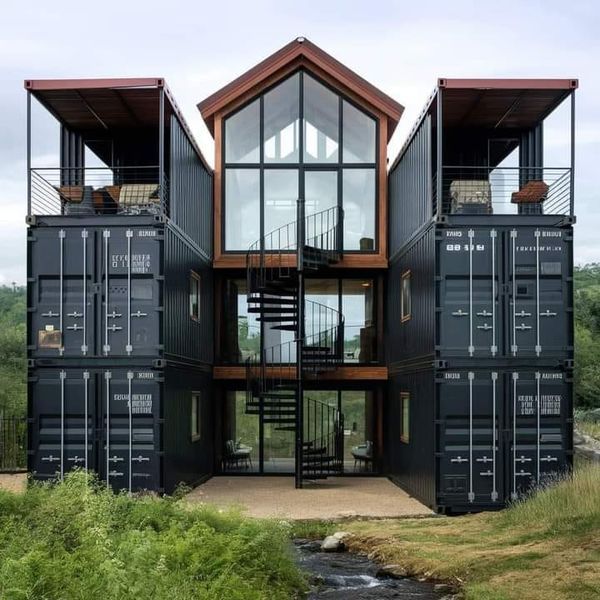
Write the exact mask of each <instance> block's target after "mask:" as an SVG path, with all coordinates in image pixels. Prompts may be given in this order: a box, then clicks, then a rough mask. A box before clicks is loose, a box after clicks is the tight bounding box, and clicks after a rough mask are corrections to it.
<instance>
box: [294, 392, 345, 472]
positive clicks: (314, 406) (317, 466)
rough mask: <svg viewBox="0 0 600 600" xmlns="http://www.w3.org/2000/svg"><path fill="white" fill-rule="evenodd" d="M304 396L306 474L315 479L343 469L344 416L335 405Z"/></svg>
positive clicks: (303, 470)
mask: <svg viewBox="0 0 600 600" xmlns="http://www.w3.org/2000/svg"><path fill="white" fill-rule="evenodd" d="M309 394H310V392H307V393H306V396H305V398H304V403H303V404H304V415H303V419H304V423H303V430H304V439H305V441H304V442H303V451H302V476H303V477H305V478H307V479H311V478H312V477H321V476H323V475H324V474H336V473H340V472H341V471H342V465H343V456H344V449H343V445H344V437H343V431H344V417H343V415H342V413H341V412H340V411H339V410H338V409H337V408H336V407H334V406H331V405H329V404H326V403H325V402H322V401H320V400H316V399H315V398H311V397H310V396H309Z"/></svg>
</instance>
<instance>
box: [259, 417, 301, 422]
mask: <svg viewBox="0 0 600 600" xmlns="http://www.w3.org/2000/svg"><path fill="white" fill-rule="evenodd" d="M263 423H296V419H295V418H294V419H283V418H282V419H276V418H274V417H265V418H264V419H263Z"/></svg>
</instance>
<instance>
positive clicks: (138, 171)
mask: <svg viewBox="0 0 600 600" xmlns="http://www.w3.org/2000/svg"><path fill="white" fill-rule="evenodd" d="M30 177H31V194H30V200H29V207H28V208H29V210H28V214H29V215H36V216H49V215H78V216H91V215H114V214H119V215H165V216H168V215H169V195H168V189H169V186H168V182H167V180H166V177H163V183H162V186H161V182H160V177H159V169H158V167H152V166H149V167H114V168H103V167H86V168H82V167H74V168H35V169H31V172H30Z"/></svg>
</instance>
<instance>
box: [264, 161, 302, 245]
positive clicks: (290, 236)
mask: <svg viewBox="0 0 600 600" xmlns="http://www.w3.org/2000/svg"><path fill="white" fill-rule="evenodd" d="M297 200H298V171H297V170H296V169H277V170H269V169H267V170H265V203H264V206H265V234H268V233H270V232H271V231H274V230H275V229H278V228H279V227H281V226H282V225H287V224H288V223H293V222H294V221H295V220H296V202H297ZM294 232H295V228H292V227H290V228H288V229H286V230H284V231H281V232H278V234H277V236H271V237H269V238H267V239H265V249H266V250H275V249H278V248H290V249H295V247H296V241H295V233H294Z"/></svg>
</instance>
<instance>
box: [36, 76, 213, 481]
mask: <svg viewBox="0 0 600 600" xmlns="http://www.w3.org/2000/svg"><path fill="white" fill-rule="evenodd" d="M25 88H26V90H27V105H28V140H29V145H28V146H29V147H28V167H29V184H28V192H29V193H28V216H27V222H28V225H29V227H28V236H27V246H28V282H29V284H28V346H27V350H28V358H29V389H30V393H29V449H30V452H29V455H30V465H29V466H30V471H31V472H33V473H34V475H35V476H36V477H37V478H39V479H47V478H52V477H55V476H56V475H57V474H59V475H60V476H64V474H65V473H66V472H67V471H69V470H71V469H72V468H73V467H86V468H90V469H93V470H95V471H96V472H97V473H98V474H99V476H100V477H101V478H102V479H103V480H105V481H106V482H107V484H110V485H111V486H112V487H114V488H115V489H127V490H140V489H153V490H159V491H172V490H173V489H174V488H175V486H176V485H177V484H178V483H179V482H186V483H188V484H194V483H197V482H198V481H200V480H202V479H203V478H205V477H207V476H209V475H210V473H211V472H212V444H211V443H210V440H209V438H210V419H211V405H210V393H211V386H212V364H213V345H212V339H213V319H212V313H213V300H212V298H213V296H212V293H213V292H212V289H213V276H212V269H211V267H212V265H211V259H212V171H211V169H210V168H209V167H208V165H207V164H206V162H205V161H204V158H203V157H202V154H201V153H200V151H199V149H198V148H197V146H196V143H195V141H194V139H193V137H192V136H191V134H190V132H189V129H188V127H187V125H186V123H185V121H184V119H183V117H182V115H181V113H180V111H179V109H178V108H177V105H176V104H175V102H174V100H173V98H172V96H171V94H170V92H169V90H168V88H167V86H166V85H165V83H164V80H162V79H133V80H132V79H127V80H123V79H116V80H69V81H64V80H61V81H48V80H44V81H40V80H35V81H26V82H25ZM32 102H36V103H37V104H38V106H36V109H38V108H39V105H41V107H42V108H43V109H46V110H47V111H48V112H49V113H50V114H51V115H52V116H53V117H54V118H55V119H56V121H57V122H58V130H59V136H60V140H59V144H58V146H59V148H60V152H59V157H58V166H49V165H47V164H43V165H37V164H32V162H33V160H35V158H34V155H33V153H32V147H31V140H32V136H33V135H35V133H36V131H35V128H34V127H32ZM192 412H193V413H194V415H193V416H192ZM190 423H191V425H190Z"/></svg>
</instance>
